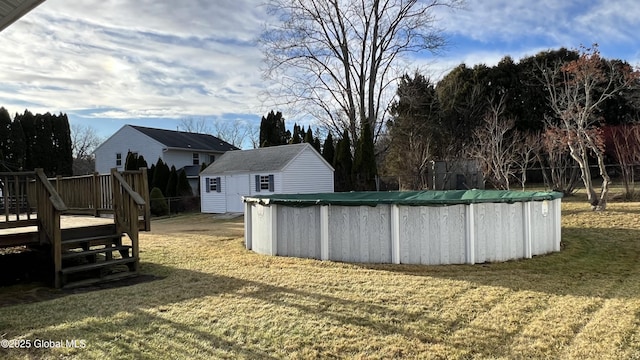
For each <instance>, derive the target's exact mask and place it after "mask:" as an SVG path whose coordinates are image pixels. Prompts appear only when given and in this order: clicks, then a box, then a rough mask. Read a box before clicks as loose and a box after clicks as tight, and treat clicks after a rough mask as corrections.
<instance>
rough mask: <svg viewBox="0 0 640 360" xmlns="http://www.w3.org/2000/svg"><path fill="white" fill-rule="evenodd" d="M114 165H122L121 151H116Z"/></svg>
mask: <svg viewBox="0 0 640 360" xmlns="http://www.w3.org/2000/svg"><path fill="white" fill-rule="evenodd" d="M116 166H122V153H116Z"/></svg>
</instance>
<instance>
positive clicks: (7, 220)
mask: <svg viewBox="0 0 640 360" xmlns="http://www.w3.org/2000/svg"><path fill="white" fill-rule="evenodd" d="M35 176H36V173H35V171H22V172H11V173H7V172H3V173H0V216H1V217H2V220H3V221H2V222H0V229H6V228H12V227H22V226H35V225H36V224H37V219H36V216H35V206H36V205H35V203H36V201H35V193H34V192H33V189H32V187H31V186H30V183H33V180H34V178H35Z"/></svg>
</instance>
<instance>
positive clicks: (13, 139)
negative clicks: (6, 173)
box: [6, 120, 27, 171]
mask: <svg viewBox="0 0 640 360" xmlns="http://www.w3.org/2000/svg"><path fill="white" fill-rule="evenodd" d="M9 148H10V149H11V151H10V153H9V154H7V158H6V161H7V164H8V166H9V168H10V169H11V170H13V171H15V170H24V169H26V165H27V164H26V158H27V143H26V138H25V135H24V131H23V130H22V123H21V122H20V121H15V120H14V121H13V122H12V123H11V132H10V141H9Z"/></svg>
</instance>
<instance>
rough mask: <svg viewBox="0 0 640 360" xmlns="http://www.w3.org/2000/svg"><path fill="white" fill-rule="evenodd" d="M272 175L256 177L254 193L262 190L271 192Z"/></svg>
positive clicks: (272, 184)
mask: <svg viewBox="0 0 640 360" xmlns="http://www.w3.org/2000/svg"><path fill="white" fill-rule="evenodd" d="M273 186H274V180H273V175H256V192H260V191H263V190H266V191H271V192H273Z"/></svg>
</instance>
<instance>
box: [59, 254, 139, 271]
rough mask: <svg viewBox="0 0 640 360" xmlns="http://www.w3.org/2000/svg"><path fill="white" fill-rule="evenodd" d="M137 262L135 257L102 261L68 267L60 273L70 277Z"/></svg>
mask: <svg viewBox="0 0 640 360" xmlns="http://www.w3.org/2000/svg"><path fill="white" fill-rule="evenodd" d="M136 261H138V259H137V258H135V257H130V258H124V259H116V260H109V261H100V262H95V263H91V264H83V265H77V266H70V267H66V268H63V269H62V270H60V272H62V274H63V275H68V274H74V273H79V272H83V271H90V270H96V269H101V268H108V267H111V266H115V265H126V264H131V263H135V262H136Z"/></svg>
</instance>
